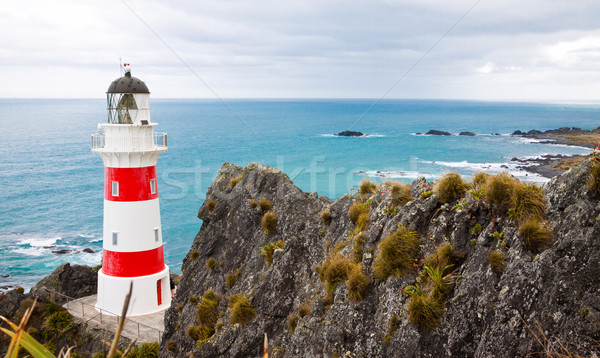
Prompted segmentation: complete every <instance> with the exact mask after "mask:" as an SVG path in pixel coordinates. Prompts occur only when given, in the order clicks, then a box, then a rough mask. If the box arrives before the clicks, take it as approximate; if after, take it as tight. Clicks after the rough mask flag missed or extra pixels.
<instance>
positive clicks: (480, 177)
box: [471, 172, 490, 190]
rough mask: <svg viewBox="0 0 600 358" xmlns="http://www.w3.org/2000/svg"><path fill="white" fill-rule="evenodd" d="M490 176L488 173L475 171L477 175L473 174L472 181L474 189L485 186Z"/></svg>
mask: <svg viewBox="0 0 600 358" xmlns="http://www.w3.org/2000/svg"><path fill="white" fill-rule="evenodd" d="M489 177H490V176H489V175H488V174H487V173H484V172H477V173H475V175H473V181H472V182H471V186H472V187H473V189H475V190H479V189H480V188H482V187H484V186H485V184H486V182H487V181H488V179H489Z"/></svg>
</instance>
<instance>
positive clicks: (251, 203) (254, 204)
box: [248, 199, 258, 209]
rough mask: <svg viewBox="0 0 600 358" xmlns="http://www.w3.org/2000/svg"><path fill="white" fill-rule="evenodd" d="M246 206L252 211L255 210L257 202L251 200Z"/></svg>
mask: <svg viewBox="0 0 600 358" xmlns="http://www.w3.org/2000/svg"><path fill="white" fill-rule="evenodd" d="M248 205H250V207H251V208H252V209H254V208H256V207H257V206H258V201H257V200H256V199H251V200H250V203H248Z"/></svg>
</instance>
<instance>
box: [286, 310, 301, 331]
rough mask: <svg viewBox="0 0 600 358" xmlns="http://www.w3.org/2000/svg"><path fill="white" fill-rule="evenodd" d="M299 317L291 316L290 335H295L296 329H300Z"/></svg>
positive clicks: (289, 321)
mask: <svg viewBox="0 0 600 358" xmlns="http://www.w3.org/2000/svg"><path fill="white" fill-rule="evenodd" d="M298 319H299V318H298V315H295V314H291V315H289V316H288V318H287V325H288V331H289V332H290V334H294V331H296V327H298Z"/></svg>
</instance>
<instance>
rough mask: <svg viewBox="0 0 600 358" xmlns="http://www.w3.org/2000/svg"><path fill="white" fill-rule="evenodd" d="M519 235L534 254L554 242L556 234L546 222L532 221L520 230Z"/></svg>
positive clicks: (527, 222)
mask: <svg viewBox="0 0 600 358" xmlns="http://www.w3.org/2000/svg"><path fill="white" fill-rule="evenodd" d="M519 235H521V237H522V238H523V241H524V242H525V245H527V248H529V250H531V251H533V252H539V251H542V250H544V249H546V248H548V247H550V246H551V245H552V243H553V242H554V233H553V232H552V230H550V228H548V226H547V224H546V223H545V222H544V221H540V220H539V219H530V220H528V221H526V222H525V223H524V224H523V225H521V227H520V228H519Z"/></svg>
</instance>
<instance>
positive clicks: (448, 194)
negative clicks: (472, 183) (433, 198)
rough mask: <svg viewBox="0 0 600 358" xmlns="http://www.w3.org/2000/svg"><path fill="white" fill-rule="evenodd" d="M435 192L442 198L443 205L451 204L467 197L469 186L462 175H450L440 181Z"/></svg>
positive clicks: (435, 187) (434, 189)
mask: <svg viewBox="0 0 600 358" xmlns="http://www.w3.org/2000/svg"><path fill="white" fill-rule="evenodd" d="M433 191H434V192H435V193H436V194H437V196H438V197H439V198H440V202H441V203H451V202H453V201H456V200H458V199H460V198H462V197H463V196H465V193H466V192H467V184H466V183H465V182H464V181H463V179H462V178H461V176H460V175H458V174H456V173H448V174H446V175H444V176H443V177H442V178H441V179H440V180H438V182H437V183H436V184H435V186H434V188H433Z"/></svg>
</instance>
